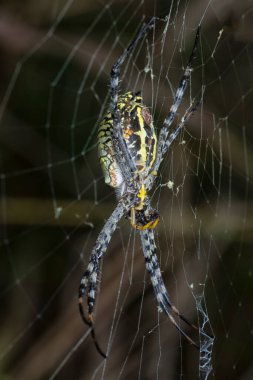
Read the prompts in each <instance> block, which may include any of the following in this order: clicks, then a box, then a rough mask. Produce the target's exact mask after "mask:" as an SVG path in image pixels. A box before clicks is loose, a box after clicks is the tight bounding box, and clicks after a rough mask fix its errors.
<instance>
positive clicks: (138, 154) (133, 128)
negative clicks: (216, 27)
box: [79, 17, 200, 358]
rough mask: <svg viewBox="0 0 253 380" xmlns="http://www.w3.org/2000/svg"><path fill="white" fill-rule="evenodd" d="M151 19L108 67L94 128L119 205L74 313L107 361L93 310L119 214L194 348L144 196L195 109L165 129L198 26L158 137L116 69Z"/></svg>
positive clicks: (184, 81) (161, 299)
mask: <svg viewBox="0 0 253 380" xmlns="http://www.w3.org/2000/svg"><path fill="white" fill-rule="evenodd" d="M155 20H156V18H155V17H152V18H151V19H150V20H149V21H148V22H147V23H144V24H143V25H142V27H141V28H140V30H139V31H138V32H137V34H136V35H135V37H134V38H133V40H132V42H131V43H130V44H129V46H128V47H127V48H126V49H125V50H124V51H123V53H122V55H121V56H120V57H119V58H118V60H117V61H116V63H115V64H114V65H113V67H112V69H111V77H110V106H109V110H108V112H107V113H106V114H105V116H104V118H103V120H102V122H101V123H100V127H99V130H98V150H99V161H100V163H101V166H102V170H103V172H104V177H105V182H106V183H107V184H108V185H110V186H112V187H113V188H115V190H116V194H117V198H118V204H117V206H116V208H115V209H114V211H113V212H112V214H111V216H110V217H109V219H108V220H107V221H106V223H105V225H104V227H103V229H102V231H101V232H100V234H99V236H98V238H97V241H96V244H95V247H94V248H93V250H92V252H91V256H90V260H89V263H88V267H87V269H86V271H85V272H84V274H83V276H82V278H81V282H80V287H79V310H80V314H81V317H82V319H83V321H84V322H85V323H86V324H87V325H89V326H90V327H91V335H92V338H93V340H94V343H95V346H96V348H97V350H98V352H99V353H100V354H101V355H102V356H103V357H104V358H106V355H105V353H104V352H103V351H102V350H101V348H100V346H99V344H98V342H97V339H96V335H95V330H94V323H93V309H94V304H95V294H96V290H97V282H98V274H99V269H100V260H101V258H102V256H103V255H104V253H105V252H106V250H107V247H108V244H109V242H110V240H111V237H112V234H113V233H114V231H115V229H116V227H117V224H118V222H119V221H120V219H121V218H122V217H123V216H126V217H128V218H129V219H130V223H131V225H132V227H133V228H135V229H136V230H138V231H139V234H140V238H141V245H142V249H143V254H144V258H145V263H146V269H147V271H148V273H149V274H150V278H151V283H152V285H153V288H154V293H155V297H156V300H157V303H158V306H159V309H160V310H162V311H163V312H164V313H165V314H166V315H167V316H168V317H169V319H170V321H171V322H172V324H173V325H174V326H175V327H176V328H177V329H178V330H179V331H180V333H181V334H182V335H183V336H184V337H185V338H186V339H187V340H188V341H189V342H190V343H191V344H193V345H194V346H195V347H196V348H197V349H199V346H198V344H197V343H196V342H195V341H194V340H192V339H191V338H190V337H189V336H188V335H187V334H186V333H185V332H184V331H183V330H182V329H181V327H180V326H179V324H178V323H177V322H176V320H175V318H174V316H173V314H174V315H176V316H177V317H179V318H180V319H181V320H183V321H184V322H185V323H186V324H188V325H189V326H190V327H191V328H193V329H195V330H197V331H198V327H197V326H195V325H194V324H192V323H191V322H189V321H188V320H187V319H186V318H185V317H184V316H183V315H182V314H181V313H180V312H179V311H178V309H177V308H176V307H175V306H174V304H173V303H172V301H171V299H170V297H169V294H168V292H167V290H166V288H165V285H164V282H163V279H162V275H161V271H160V268H159V264H158V258H157V255H156V245H155V238H154V228H155V226H156V225H157V223H158V221H159V214H158V212H157V211H156V210H155V209H154V208H152V206H151V204H150V199H149V196H148V192H149V191H150V190H151V189H152V187H153V184H154V182H155V179H156V177H157V173H158V170H159V167H160V165H161V162H162V160H163V158H164V156H165V154H166V152H167V151H168V149H169V147H170V145H171V144H172V142H173V141H174V140H175V138H176V137H177V135H178V134H179V132H180V131H181V130H182V128H183V126H184V125H185V123H186V122H187V121H188V120H189V118H190V116H191V115H192V114H193V112H194V111H195V110H196V107H197V105H198V104H195V105H191V107H190V108H189V109H188V110H187V111H186V113H185V114H184V116H183V117H182V118H181V120H180V122H179V124H178V125H177V127H176V128H175V129H174V130H173V131H170V127H171V124H172V122H173V121H174V119H175V116H176V112H177V110H178V107H179V105H180V103H181V101H182V99H183V96H184V93H185V90H186V87H187V85H188V82H189V80H190V75H191V71H192V62H193V59H194V57H195V53H196V50H197V46H198V41H199V35H200V26H199V27H198V29H197V33H196V36H195V41H194V44H193V48H192V52H191V55H190V58H189V60H188V64H187V67H186V69H185V71H184V74H183V76H182V78H181V80H180V83H179V86H178V89H177V91H176V94H175V98H174V102H173V104H172V106H171V107H170V111H169V113H168V115H167V117H166V118H165V120H164V122H163V125H162V127H161V130H160V134H159V138H158V139H157V137H156V133H155V129H154V125H153V120H152V116H151V114H150V112H149V109H148V108H147V107H146V106H145V105H144V104H143V99H142V96H141V93H140V92H137V93H135V92H132V91H129V92H127V93H125V94H123V95H119V80H120V70H121V66H122V64H123V63H124V62H125V60H126V58H127V57H128V56H129V55H130V54H131V52H132V51H133V49H134V48H135V47H136V45H137V43H138V41H139V40H141V39H142V38H144V36H145V35H146V33H147V32H148V31H149V30H150V29H152V28H153V27H154V25H155ZM85 296H86V297H87V309H88V316H86V315H85V312H84V307H83V299H84V297H85Z"/></svg>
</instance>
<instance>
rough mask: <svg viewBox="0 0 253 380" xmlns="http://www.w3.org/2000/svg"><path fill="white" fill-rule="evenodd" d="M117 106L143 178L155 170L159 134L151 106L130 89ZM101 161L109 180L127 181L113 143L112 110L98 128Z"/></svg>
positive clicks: (114, 183)
mask: <svg viewBox="0 0 253 380" xmlns="http://www.w3.org/2000/svg"><path fill="white" fill-rule="evenodd" d="M117 109H118V110H119V111H120V115H121V127H122V136H123V140H124V141H125V144H126V147H127V150H128V151H129V154H130V156H131V158H132V161H133V163H134V165H135V167H136V171H135V173H137V174H139V175H140V177H141V178H143V180H144V179H145V178H146V177H147V176H148V174H149V173H150V171H151V168H152V165H153V163H154V161H155V157H156V142H157V138H156V134H155V129H154V126H153V120H152V116H151V114H150V112H149V109H148V108H147V107H146V106H145V105H143V101H142V97H141V96H140V94H139V93H133V92H127V93H126V94H124V95H122V96H120V97H119V100H118V103H117ZM98 154H99V161H100V164H101V166H102V170H103V173H104V177H105V182H106V183H107V184H108V185H110V186H112V187H114V188H119V187H121V186H122V183H123V182H124V179H123V175H122V173H121V170H120V167H119V165H118V162H119V160H118V158H117V154H116V151H115V148H114V145H113V118H112V114H111V112H110V111H108V112H107V113H106V114H105V116H104V118H103V120H102V121H101V123H100V126H99V130H98Z"/></svg>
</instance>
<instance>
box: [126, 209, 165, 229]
mask: <svg viewBox="0 0 253 380" xmlns="http://www.w3.org/2000/svg"><path fill="white" fill-rule="evenodd" d="M130 222H131V225H132V227H133V228H135V229H136V230H141V231H143V230H146V229H148V228H149V229H153V228H155V227H156V225H157V224H158V222H159V213H158V211H157V210H155V209H153V208H151V207H148V208H143V209H142V210H136V209H135V208H134V207H133V208H131V211H130Z"/></svg>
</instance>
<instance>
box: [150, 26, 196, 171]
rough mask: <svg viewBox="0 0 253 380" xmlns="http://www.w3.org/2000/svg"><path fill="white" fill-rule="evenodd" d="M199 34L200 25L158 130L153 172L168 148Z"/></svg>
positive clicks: (188, 78)
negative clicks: (182, 72) (168, 108)
mask: <svg viewBox="0 0 253 380" xmlns="http://www.w3.org/2000/svg"><path fill="white" fill-rule="evenodd" d="M199 36H200V26H199V27H198V29H197V33H196V36H195V41H194V44H193V48H192V52H191V55H190V58H189V60H188V64H187V66H186V69H185V71H184V74H183V76H182V78H181V80H180V82H179V86H178V89H177V91H176V95H175V99H174V102H173V104H172V106H171V107H170V111H169V113H168V116H167V117H166V118H165V120H164V122H163V125H162V128H161V131H160V135H159V140H158V144H157V157H156V161H155V163H154V166H153V170H154V172H158V169H159V167H160V164H161V162H162V160H163V157H164V154H165V152H166V151H167V148H168V143H167V140H168V134H169V132H170V130H169V128H170V126H171V124H172V123H173V121H174V119H175V116H176V112H177V110H178V108H179V106H180V104H181V102H182V99H183V96H184V93H185V90H186V88H187V86H188V83H189V80H190V76H191V71H192V62H193V59H194V58H195V54H196V50H197V47H198V42H199ZM195 108H196V106H195V107H194V109H195ZM188 119H189V117H188ZM182 126H183V123H180V127H182ZM179 131H180V129H178V131H177V132H176V133H172V134H171V135H170V136H169V139H170V144H171V142H172V141H173V140H174V139H175V137H176V136H177V134H178V132H179ZM172 135H173V138H171V136H172Z"/></svg>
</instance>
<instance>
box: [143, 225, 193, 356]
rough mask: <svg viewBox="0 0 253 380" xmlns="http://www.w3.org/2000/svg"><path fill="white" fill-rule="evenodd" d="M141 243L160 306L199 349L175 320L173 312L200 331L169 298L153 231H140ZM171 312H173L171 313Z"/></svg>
mask: <svg viewBox="0 0 253 380" xmlns="http://www.w3.org/2000/svg"><path fill="white" fill-rule="evenodd" d="M140 235H141V243H142V248H143V254H144V258H145V262H146V268H147V271H148V272H149V274H150V278H151V282H152V285H153V288H154V292H155V296H156V299H157V302H158V305H159V306H160V307H161V309H162V310H163V312H164V313H165V314H166V315H167V316H168V317H169V318H170V321H171V322H172V324H173V325H174V326H175V327H176V328H177V330H178V331H179V332H180V333H181V334H182V335H183V336H184V337H185V338H186V339H187V340H188V341H189V342H190V343H191V344H192V345H194V347H196V348H197V349H199V345H198V344H197V343H196V342H195V341H194V340H192V339H191V338H190V337H189V336H188V335H187V334H186V333H185V332H184V331H183V330H182V329H181V327H180V326H179V325H178V323H177V322H176V320H175V319H174V317H173V315H172V313H171V311H172V312H174V313H175V314H176V315H177V316H178V317H179V318H180V319H182V320H183V321H184V322H185V323H187V324H188V325H189V326H190V327H192V328H193V329H194V330H197V331H198V327H197V326H195V325H194V324H192V323H191V322H190V321H188V319H186V318H185V317H184V316H183V315H182V314H181V313H180V312H179V311H178V309H177V308H176V307H175V306H174V305H173V303H172V302H171V300H170V298H169V294H168V292H167V290H166V287H165V285H164V282H163V279H162V274H161V271H160V268H159V264H158V259H157V256H156V245H155V238H154V231H153V230H143V231H140ZM170 310H171V311H170Z"/></svg>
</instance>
